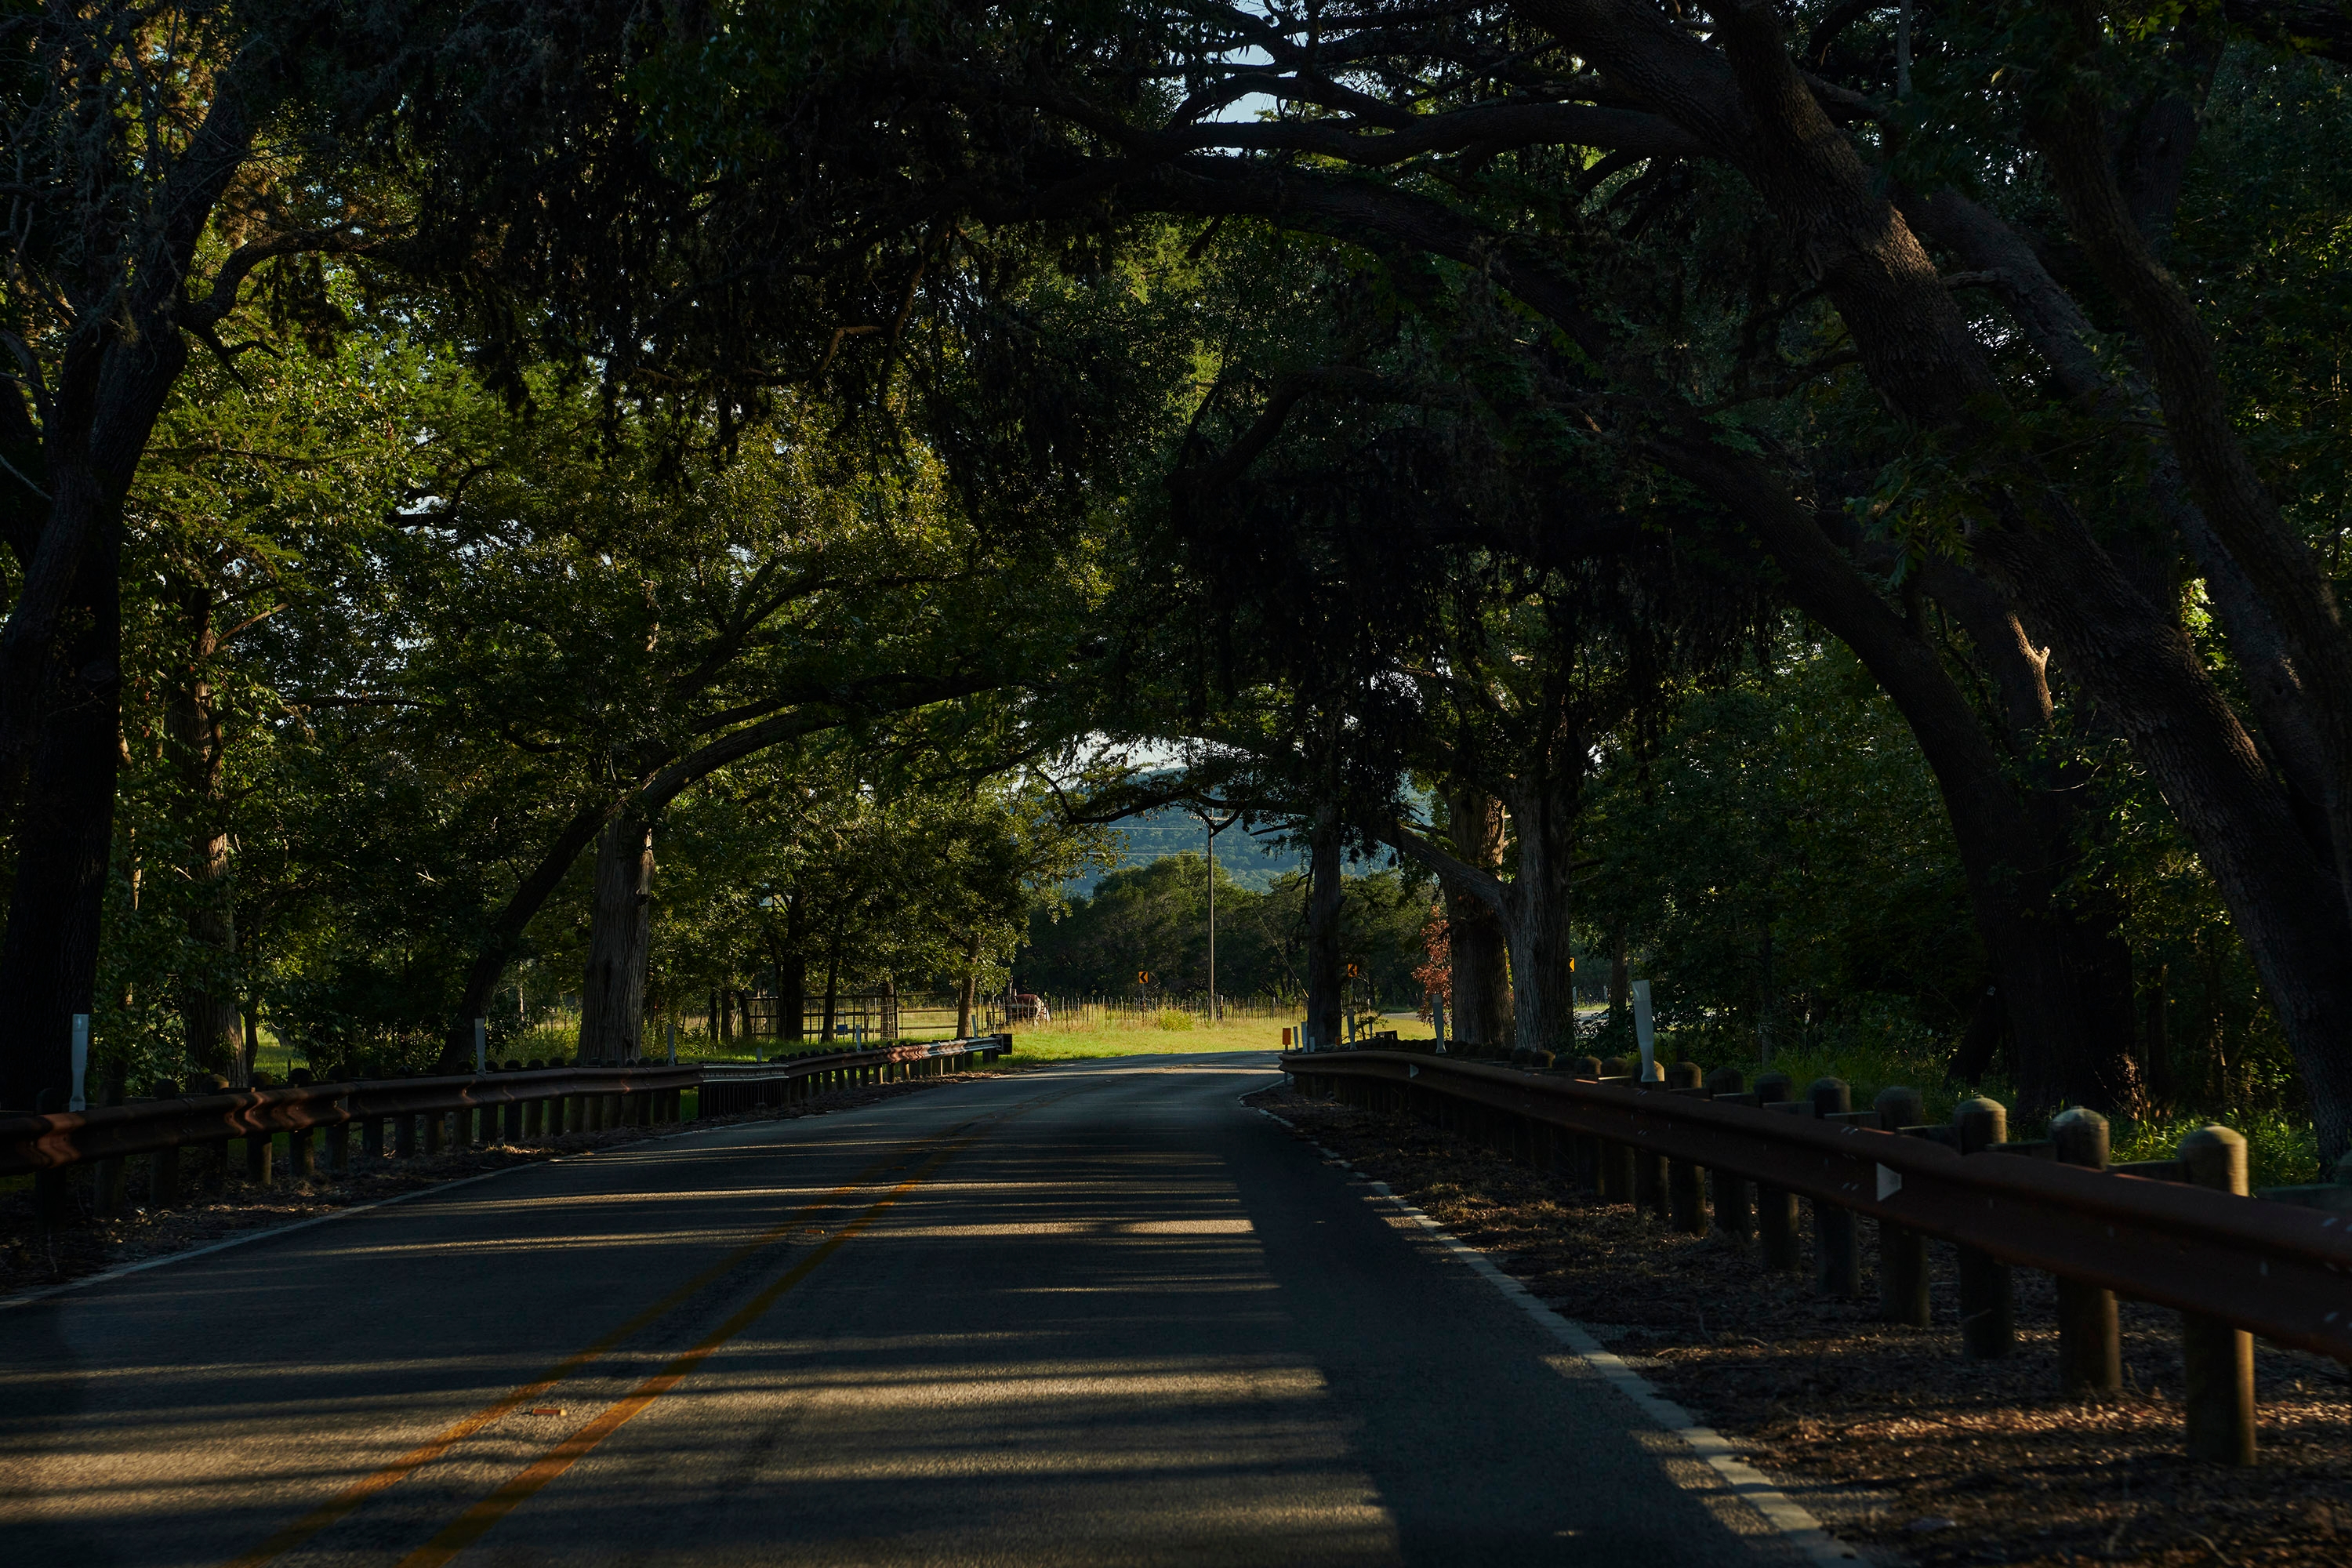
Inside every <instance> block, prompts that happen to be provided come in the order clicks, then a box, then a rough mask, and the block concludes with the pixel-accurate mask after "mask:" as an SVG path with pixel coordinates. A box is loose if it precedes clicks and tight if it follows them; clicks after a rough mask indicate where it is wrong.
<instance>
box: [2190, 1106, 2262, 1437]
mask: <svg viewBox="0 0 2352 1568" xmlns="http://www.w3.org/2000/svg"><path fill="white" fill-rule="evenodd" d="M2179 1156H2180V1163H2181V1165H2182V1166H2183V1167H2184V1168H2185V1169H2186V1172H2187V1174H2188V1177H2189V1182H2190V1184H2193V1185H2196V1186H2200V1187H2209V1188H2210V1189H2212V1190H2213V1191H2214V1192H2217V1193H2234V1194H2237V1195H2238V1196H2240V1197H2244V1196H2245V1195H2246V1194H2247V1186H2246V1141H2245V1139H2244V1138H2243V1137H2242V1136H2241V1135H2240V1134H2238V1133H2237V1132H2234V1131H2231V1129H2229V1128H2227V1127H2200V1128H2199V1129H2198V1130H2197V1131H2194V1132H2191V1133H2190V1134H2189V1136H2188V1137H2186V1138H2183V1139H2182V1140H2181V1141H2180V1148H2179ZM2180 1360H2181V1364H2182V1367H2183V1369H2184V1371H2186V1373H2188V1378H2187V1382H2188V1388H2187V1390H2186V1394H2187V1403H2188V1405H2189V1443H2188V1449H2189V1458H2192V1459H2210V1460H2212V1461H2213V1462H2214V1463H2216V1464H2222V1465H2251V1464H2252V1463H2253V1462H2254V1336H2253V1335H2252V1334H2250V1333H2248V1332H2246V1331H2244V1330H2243V1329H2240V1328H2236V1327H2233V1326H2232V1325H2231V1324H2230V1323H2227V1322H2224V1321H2221V1319H2219V1318H2206V1317H2200V1316H2198V1315H2196V1314H2194V1313H2189V1312H2183V1313H2182V1314H2181V1315H2180Z"/></svg>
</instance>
